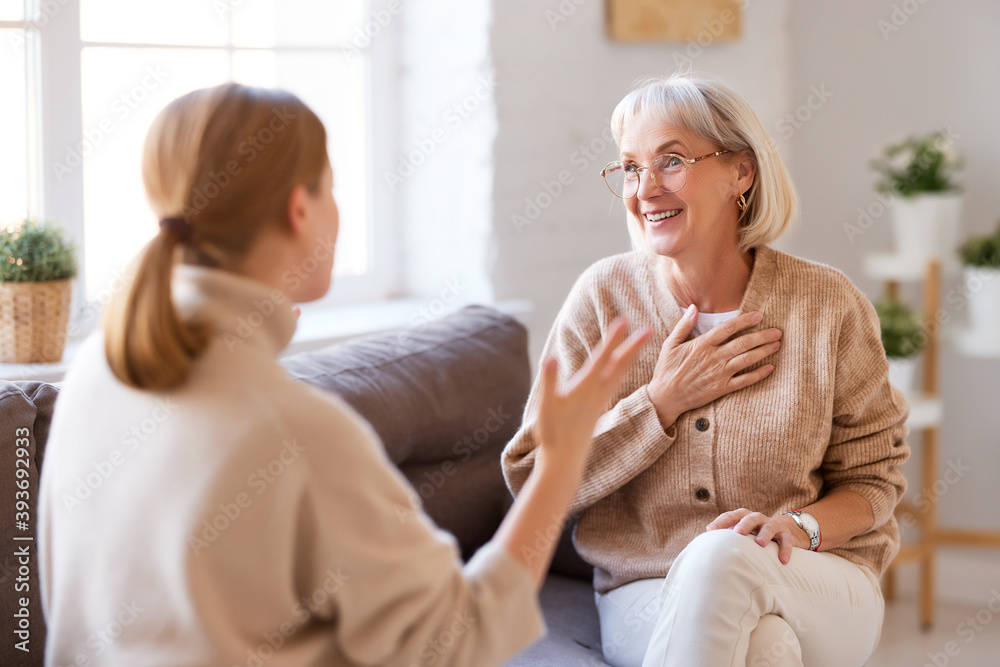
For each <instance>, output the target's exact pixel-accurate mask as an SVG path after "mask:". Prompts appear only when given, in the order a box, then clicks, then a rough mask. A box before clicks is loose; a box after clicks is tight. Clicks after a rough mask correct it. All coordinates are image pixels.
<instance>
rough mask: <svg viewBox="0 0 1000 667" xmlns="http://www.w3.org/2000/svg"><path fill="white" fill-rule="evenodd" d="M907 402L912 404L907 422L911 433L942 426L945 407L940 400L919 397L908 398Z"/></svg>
mask: <svg viewBox="0 0 1000 667" xmlns="http://www.w3.org/2000/svg"><path fill="white" fill-rule="evenodd" d="M906 400H908V401H909V402H910V416H909V417H908V418H907V420H906V425H907V426H909V427H910V430H911V431H919V430H922V429H925V428H930V427H932V426H940V425H941V418H942V417H943V416H944V405H943V404H942V402H941V399H940V398H933V397H928V396H924V395H917V396H907V397H906Z"/></svg>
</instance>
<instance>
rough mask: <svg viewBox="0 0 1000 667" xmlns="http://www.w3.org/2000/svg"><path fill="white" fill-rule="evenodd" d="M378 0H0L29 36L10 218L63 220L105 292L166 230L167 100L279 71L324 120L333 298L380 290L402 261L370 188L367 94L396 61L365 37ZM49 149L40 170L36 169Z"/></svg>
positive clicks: (13, 55)
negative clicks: (155, 196) (159, 161)
mask: <svg viewBox="0 0 1000 667" xmlns="http://www.w3.org/2000/svg"><path fill="white" fill-rule="evenodd" d="M367 4H368V3H367V2H365V0H337V2H329V1H328V0H280V2H279V0H173V1H172V2H169V3H166V2H157V1H154V0H57V1H54V2H47V3H31V2H29V3H24V2H22V0H0V37H4V40H3V41H4V42H11V43H15V42H16V43H18V44H19V45H20V46H21V48H19V49H17V48H13V47H9V48H3V49H0V90H2V91H3V97H4V99H5V101H6V100H11V99H13V103H7V104H4V105H0V122H3V125H0V127H3V128H5V129H4V132H3V133H2V138H0V141H2V142H5V143H3V144H0V223H7V222H9V221H10V220H16V219H19V218H21V217H24V216H25V215H26V214H36V212H37V214H38V215H40V216H41V217H44V218H47V219H52V220H55V221H57V222H60V223H62V224H63V225H64V226H65V227H67V229H68V230H69V231H70V233H71V234H72V235H73V236H74V237H76V238H77V240H78V241H79V242H80V245H81V247H82V252H81V260H82V261H81V268H82V270H81V275H80V280H79V285H78V287H79V288H80V289H78V292H77V296H78V297H83V298H84V299H85V300H86V301H87V302H89V303H90V304H91V305H94V304H95V302H100V303H102V304H103V303H106V301H107V299H108V298H110V294H111V293H113V291H114V290H115V289H116V288H117V287H116V286H119V285H121V284H122V276H123V275H126V273H127V271H126V270H127V264H128V262H129V261H130V260H131V259H132V257H134V256H135V254H136V253H137V252H138V251H139V250H140V249H141V247H142V246H143V245H144V244H145V243H146V241H148V239H150V238H151V237H152V236H153V235H154V234H155V233H156V232H157V226H156V220H155V219H154V216H153V214H152V212H151V211H150V209H149V207H148V205H147V203H146V200H145V193H144V191H143V186H142V176H141V169H140V160H141V151H142V143H143V139H144V137H145V135H146V132H147V129H148V127H149V125H150V123H151V122H152V120H153V118H154V117H155V116H156V114H157V113H158V112H159V111H160V110H161V109H162V108H163V107H164V106H165V105H166V104H167V103H168V102H169V101H170V100H172V99H174V98H176V97H178V96H180V95H183V94H184V93H187V92H189V91H191V90H194V89H197V88H201V87H205V86H212V85H216V84H219V83H222V82H225V81H230V80H232V81H237V82H240V83H246V84H250V85H260V86H277V87H281V88H285V89H288V90H290V91H292V92H293V93H295V94H296V95H298V96H299V97H301V98H302V99H303V101H304V102H305V103H306V104H308V105H309V106H310V107H312V108H313V109H314V110H315V111H316V112H317V113H318V114H319V116H320V118H322V120H323V122H324V124H325V125H326V128H327V134H328V138H329V145H328V149H329V152H330V156H331V160H332V163H333V167H334V183H335V186H334V193H335V195H336V198H337V202H338V205H339V207H340V212H341V231H340V238H339V239H338V243H337V257H336V260H335V270H334V273H335V276H336V279H335V281H334V289H332V290H331V292H330V294H329V295H328V297H327V299H326V301H328V302H333V301H351V300H360V299H366V298H375V297H382V296H385V295H386V294H387V293H388V292H389V291H391V289H392V286H393V285H394V283H395V276H394V275H393V262H392V261H391V260H392V257H391V254H390V253H388V251H387V252H386V256H381V255H380V254H378V253H376V252H375V249H376V247H377V244H375V243H373V238H375V237H374V235H373V234H374V233H375V232H374V230H373V220H374V219H376V215H375V213H376V212H377V211H378V209H377V208H374V207H375V206H381V205H382V204H379V203H377V202H378V198H377V197H373V196H372V191H373V189H374V188H377V187H378V184H377V183H376V182H375V181H376V179H375V178H374V177H373V175H372V174H373V164H372V160H371V156H372V155H373V150H372V145H371V137H372V136H373V134H376V133H377V129H378V128H374V127H372V118H373V115H372V113H370V110H371V109H372V107H374V106H375V105H376V104H377V102H376V101H373V98H374V97H375V95H377V94H380V93H379V91H380V86H382V84H381V81H378V82H376V81H373V71H386V70H388V69H389V68H385V67H383V69H382V70H377V61H378V58H379V56H378V55H377V54H376V53H375V51H374V50H373V47H374V46H377V43H376V42H373V41H366V42H365V43H363V44H361V45H358V44H355V43H354V41H356V39H355V35H356V34H357V32H356V31H357V27H358V26H360V25H363V22H364V20H365V18H366V12H367ZM25 6H27V7H28V8H29V9H28V11H29V16H30V15H31V11H32V9H31V8H32V6H34V9H33V11H34V16H33V19H32V20H31V21H28V22H25V17H24V11H25V10H24V7H25ZM12 35H13V36H12ZM36 42H37V44H38V46H37V49H36V50H35V51H33V50H32V49H33V48H34V46H35V44H36ZM4 46H6V44H5V45H4ZM36 68H37V70H38V71H40V77H39V79H40V94H39V99H40V102H41V104H40V105H37V106H36V105H33V103H32V94H33V88H32V81H33V79H32V72H33V71H35V69H36ZM39 107H40V110H41V113H40V112H39ZM375 118H376V122H377V116H375ZM36 121H37V122H38V129H37V130H36V129H35V123H36ZM7 128H14V131H8V130H7ZM35 138H37V142H38V143H39V144H40V145H41V146H42V150H41V151H39V150H38V147H37V145H36V141H35ZM39 161H40V162H41V164H42V168H41V169H40V170H39V173H40V177H39V178H37V179H35V178H31V175H32V174H33V173H34V172H33V169H32V165H33V164H35V163H37V162H39ZM383 236H384V234H383ZM91 310H92V311H93V310H95V309H93V308H91ZM94 319H96V318H94Z"/></svg>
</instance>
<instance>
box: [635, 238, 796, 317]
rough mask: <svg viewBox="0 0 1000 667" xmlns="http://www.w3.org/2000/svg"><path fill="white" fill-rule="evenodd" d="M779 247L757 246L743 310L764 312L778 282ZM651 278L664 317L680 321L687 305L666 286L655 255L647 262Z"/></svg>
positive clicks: (741, 309)
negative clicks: (658, 269) (684, 305)
mask: <svg viewBox="0 0 1000 667" xmlns="http://www.w3.org/2000/svg"><path fill="white" fill-rule="evenodd" d="M776 255H777V251H776V250H774V249H773V248H771V247H769V246H766V245H765V246H759V247H757V248H754V262H753V269H751V271H750V280H749V281H748V282H747V287H746V291H744V292H743V299H742V301H741V302H740V313H741V314H742V313H749V312H752V311H755V310H756V311H760V312H762V313H763V312H764V307H765V306H766V305H767V301H768V299H769V298H770V296H771V287H772V286H773V284H774V274H775V271H776V267H777V257H776ZM646 267H647V270H648V272H649V273H648V275H649V280H650V282H651V287H652V290H653V293H654V295H656V297H659V298H656V299H655V301H656V302H657V303H659V304H661V312H660V316H661V318H662V319H663V320H664V321H671V322H676V321H677V320H679V319H680V318H681V315H683V314H684V309H683V308H681V307H680V305H679V304H678V303H677V298H676V297H674V295H673V293H672V292H671V291H670V289H669V288H668V287H667V286H666V285H663V284H661V282H662V281H661V280H660V278H659V277H658V274H657V272H656V265H655V261H654V258H649V259H648V261H647V262H646Z"/></svg>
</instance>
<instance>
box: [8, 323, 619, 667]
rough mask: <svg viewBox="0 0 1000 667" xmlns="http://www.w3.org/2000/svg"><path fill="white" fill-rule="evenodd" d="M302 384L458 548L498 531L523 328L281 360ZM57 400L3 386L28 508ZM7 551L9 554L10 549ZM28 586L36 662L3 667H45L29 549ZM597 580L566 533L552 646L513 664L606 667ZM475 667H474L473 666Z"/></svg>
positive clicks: (17, 658)
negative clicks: (23, 467)
mask: <svg viewBox="0 0 1000 667" xmlns="http://www.w3.org/2000/svg"><path fill="white" fill-rule="evenodd" d="M281 363H282V364H283V365H284V366H285V368H286V369H287V370H288V372H289V374H290V375H291V376H292V377H293V378H295V379H296V380H298V381H301V382H306V383H309V384H312V385H315V386H317V387H320V388H322V389H325V390H328V391H332V392H335V393H337V394H339V395H340V396H342V397H343V398H344V399H345V400H346V401H347V402H348V403H350V404H351V405H352V406H353V407H354V408H355V409H356V410H357V411H358V412H359V413H360V414H361V415H362V416H364V417H365V418H366V419H367V420H368V421H370V422H371V423H372V425H373V426H374V428H375V430H376V431H377V432H378V434H379V436H380V437H381V438H382V440H383V442H384V444H385V448H386V451H387V452H388V454H389V457H390V458H391V459H392V461H393V462H394V463H395V464H396V465H397V466H398V467H399V468H400V470H401V471H402V472H403V474H404V475H405V476H406V477H407V479H408V480H409V481H410V483H411V484H413V486H414V488H415V489H416V490H417V493H418V494H419V495H420V496H421V498H422V499H423V503H424V508H425V509H426V511H427V512H428V514H430V516H431V517H433V518H434V520H435V521H436V522H437V523H438V525H440V526H441V527H442V528H444V529H446V530H448V531H449V532H451V533H452V534H453V535H455V537H456V538H457V541H458V543H459V545H460V547H461V549H462V554H463V556H464V557H465V558H468V557H469V556H471V555H472V553H474V552H475V550H476V549H477V548H478V547H479V546H480V545H482V544H483V543H484V542H486V541H487V540H488V539H489V538H490V537H491V536H492V535H493V532H494V531H495V530H496V528H497V526H498V525H499V523H500V520H501V519H502V518H503V515H504V513H505V512H506V510H507V509H508V508H509V506H510V503H511V497H510V494H509V492H508V491H507V488H506V486H505V485H504V481H503V476H502V473H501V470H500V453H501V451H502V450H503V447H504V445H505V444H506V443H507V442H508V441H509V440H510V438H511V437H512V436H513V435H514V433H515V432H516V431H517V429H518V427H519V425H520V421H521V413H522V411H523V409H524V404H525V401H526V400H527V395H528V391H529V387H530V383H531V374H530V367H529V359H528V339H527V332H526V330H525V329H524V327H523V326H522V325H521V324H519V323H518V322H517V321H516V320H514V319H513V318H510V317H508V316H506V315H503V314H501V313H498V312H497V311H495V310H492V309H489V308H485V307H481V306H471V307H468V308H465V309H463V310H461V311H459V312H457V313H455V314H452V315H449V316H446V317H443V318H441V319H439V320H437V321H434V322H430V323H427V324H425V325H423V326H421V327H415V328H411V329H407V330H404V331H400V332H395V333H389V334H381V335H377V336H372V337H368V338H364V339H358V340H353V341H350V342H347V343H343V344H339V345H335V346H332V347H328V348H325V349H322V350H316V351H312V352H305V353H300V354H296V355H291V356H288V357H285V358H283V359H282V360H281ZM57 396H58V389H57V388H56V387H55V386H53V385H50V384H46V383H41V382H23V381H22V382H4V381H0V433H3V434H4V436H3V437H4V438H6V439H8V440H11V439H12V438H13V434H14V432H15V429H17V428H27V429H28V430H29V431H30V438H29V446H28V448H27V450H28V451H27V452H21V454H22V455H23V454H25V453H26V454H27V455H28V458H29V460H30V467H29V482H30V497H31V502H32V504H33V503H34V501H35V499H36V498H37V495H38V474H39V471H40V470H41V466H42V458H43V455H44V452H45V441H46V439H47V437H48V427H49V423H50V421H51V416H52V410H53V407H54V405H55V402H56V398H57ZM12 445H13V442H10V443H6V446H4V447H3V448H0V458H2V460H0V465H2V466H3V469H4V470H6V471H7V473H6V474H4V475H3V476H2V477H0V498H4V499H5V500H4V501H3V502H2V503H0V540H4V543H5V544H8V545H9V544H14V542H13V537H14V533H15V532H17V534H18V535H19V536H25V535H33V532H31V531H33V530H34V516H32V522H31V526H30V531H29V532H20V531H16V530H15V517H14V511H15V507H14V503H13V498H14V492H15V491H16V490H17V489H16V487H15V476H14V474H13V471H14V470H15V465H16V464H15V458H16V457H17V454H18V452H17V451H16V448H15V447H14V446H12ZM8 551H9V550H8ZM32 556H33V558H32V564H31V566H30V574H29V576H28V579H29V580H28V583H29V585H30V591H29V593H30V598H29V600H30V602H29V605H28V607H27V609H28V614H29V616H30V619H31V626H30V627H31V636H30V649H31V650H30V652H28V653H24V652H22V651H19V650H17V649H15V648H14V647H13V646H12V643H11V642H4V643H3V644H2V645H0V664H2V665H5V666H7V665H10V666H13V665H42V664H43V662H42V647H43V646H44V631H45V628H44V622H43V619H42V614H41V607H40V603H39V595H38V581H37V572H38V563H37V557H36V556H35V552H34V549H33V548H32ZM17 569H18V565H17V563H16V561H15V559H14V557H13V556H11V555H8V556H6V557H5V558H0V587H2V588H3V591H4V593H3V594H2V595H0V615H2V618H3V619H4V620H3V621H2V622H0V625H2V626H3V627H0V631H2V632H3V633H4V634H5V635H6V636H8V637H9V636H10V634H11V632H13V630H14V627H13V622H14V621H15V620H16V619H15V617H14V614H15V613H16V612H17V611H18V609H19V608H20V605H19V601H18V597H17V596H16V595H15V594H14V593H13V585H12V584H13V579H14V578H15V577H16V576H18V575H17ZM591 575H592V569H591V568H590V567H589V566H588V565H587V564H586V563H584V562H583V561H582V560H581V559H580V558H579V556H578V555H577V554H576V552H575V550H574V549H573V547H572V544H571V542H570V540H569V531H568V530H567V532H566V533H565V534H564V535H563V540H562V542H561V544H560V547H559V550H558V551H557V554H556V557H555V558H554V559H553V563H552V568H551V570H550V573H549V576H548V579H547V580H546V582H545V586H544V588H543V590H542V595H541V600H542V608H543V611H544V614H545V622H546V625H547V626H548V635H547V636H546V637H545V638H544V639H543V640H541V641H539V642H538V643H536V644H535V645H533V646H532V647H530V648H529V649H527V650H526V651H524V652H523V653H521V654H520V655H518V656H517V657H516V658H514V659H513V660H511V661H509V662H508V663H507V664H508V665H511V666H521V665H573V666H577V665H579V666H584V665H586V666H591V665H597V666H599V665H605V664H606V663H605V662H604V660H603V658H602V656H601V649H600V631H599V627H598V621H597V612H596V610H595V607H594V594H593V589H592V587H591V581H590V580H591ZM470 667H475V666H470Z"/></svg>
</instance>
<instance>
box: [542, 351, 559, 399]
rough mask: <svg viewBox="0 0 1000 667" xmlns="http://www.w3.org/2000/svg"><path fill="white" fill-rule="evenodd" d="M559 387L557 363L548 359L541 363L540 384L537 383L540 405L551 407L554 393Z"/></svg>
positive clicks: (550, 358)
mask: <svg viewBox="0 0 1000 667" xmlns="http://www.w3.org/2000/svg"><path fill="white" fill-rule="evenodd" d="M558 385H559V362H558V361H556V360H555V359H554V358H552V357H549V358H548V359H546V360H545V361H543V362H542V373H541V382H540V383H539V387H538V389H539V395H540V396H541V397H542V398H541V401H542V405H551V404H552V401H554V400H555V398H556V391H557V390H558Z"/></svg>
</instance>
